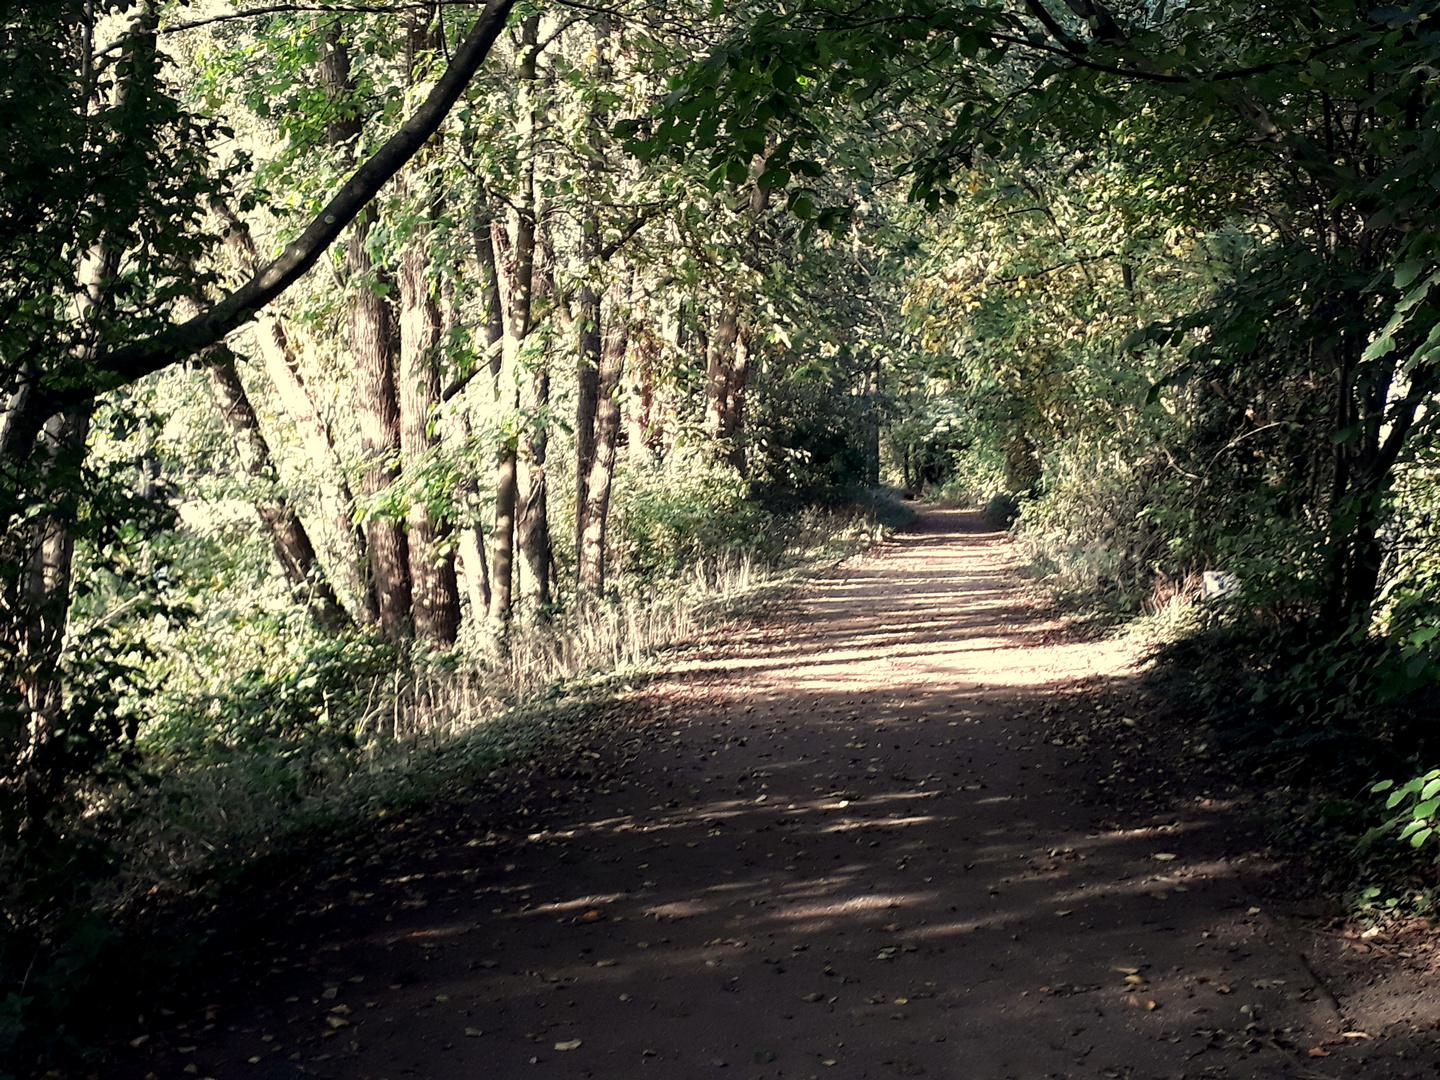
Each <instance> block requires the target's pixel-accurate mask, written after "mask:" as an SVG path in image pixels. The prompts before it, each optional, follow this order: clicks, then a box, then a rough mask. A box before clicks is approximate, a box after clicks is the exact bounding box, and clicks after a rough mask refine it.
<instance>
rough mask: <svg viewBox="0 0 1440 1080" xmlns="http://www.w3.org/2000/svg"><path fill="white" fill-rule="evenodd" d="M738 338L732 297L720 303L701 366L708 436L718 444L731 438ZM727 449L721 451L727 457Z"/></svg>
mask: <svg viewBox="0 0 1440 1080" xmlns="http://www.w3.org/2000/svg"><path fill="white" fill-rule="evenodd" d="M739 338H740V304H739V301H738V300H737V299H736V298H735V297H734V296H733V295H727V296H726V297H725V298H724V299H723V300H722V301H721V303H720V314H719V316H718V317H717V319H716V321H715V332H714V333H713V334H711V335H710V336H709V356H708V357H707V361H706V365H705V416H706V426H707V427H708V428H709V429H710V434H711V436H712V437H714V438H715V439H716V440H717V441H719V442H721V443H722V444H723V443H725V442H726V441H727V440H728V439H729V438H730V436H731V434H732V432H731V428H730V423H731V418H732V416H733V415H734V413H733V410H732V408H731V404H730V394H731V380H732V377H733V376H732V371H733V368H734V366H735V352H736V347H737V344H738V342H739ZM729 452H730V448H729V447H728V446H726V447H725V454H726V456H727V457H728V456H729Z"/></svg>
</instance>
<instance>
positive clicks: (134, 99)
mask: <svg viewBox="0 0 1440 1080" xmlns="http://www.w3.org/2000/svg"><path fill="white" fill-rule="evenodd" d="M510 7H511V2H510V0H495V2H492V3H490V4H487V5H486V6H485V7H484V9H483V10H482V11H481V12H480V15H479V17H478V18H477V20H476V22H475V24H474V26H473V28H472V29H471V31H470V33H469V34H468V35H467V36H466V38H465V39H464V41H463V42H462V43H461V44H460V46H459V47H458V48H457V49H456V51H455V53H454V56H453V59H452V62H451V63H450V65H449V66H448V67H447V68H446V70H445V72H444V73H443V74H442V75H441V76H440V77H439V78H438V79H437V81H436V83H435V85H434V88H433V89H432V90H431V92H430V93H429V94H428V95H427V96H426V98H425V100H424V101H423V102H422V103H421V104H420V105H419V106H418V107H417V108H416V110H415V112H414V113H413V114H412V116H411V117H410V118H409V119H408V120H407V121H406V122H405V123H403V124H402V125H401V126H400V129H399V130H398V131H397V132H396V133H395V134H394V135H393V136H391V137H390V138H389V139H388V140H387V141H386V142H385V143H384V144H383V145H382V146H381V147H380V148H379V149H378V150H377V151H376V152H375V153H374V154H372V155H371V156H370V157H369V158H368V159H367V160H366V161H365V162H364V163H363V164H361V165H360V166H359V168H358V169H356V171H355V172H354V174H353V175H352V176H351V177H350V178H349V180H348V181H347V182H346V183H344V184H343V185H342V186H341V188H340V190H339V191H338V192H337V193H336V194H335V196H334V197H333V198H331V199H329V200H328V202H327V203H326V204H325V206H324V207H323V208H322V209H321V210H320V212H319V213H318V214H317V215H316V216H315V217H314V218H313V219H312V220H311V222H310V223H309V224H308V226H307V227H306V228H305V229H304V230H302V231H301V233H300V234H299V236H297V237H296V238H295V239H294V240H293V241H292V242H291V243H290V244H289V245H288V246H287V247H286V249H285V251H284V252H283V253H282V254H281V255H280V256H279V257H278V258H276V259H274V260H273V261H271V262H270V263H268V264H267V265H266V266H264V267H263V268H262V269H261V270H260V271H259V272H258V273H256V274H255V275H254V276H253V277H252V278H251V279H250V280H249V281H248V282H247V283H246V284H244V285H242V286H241V287H240V288H238V289H236V290H234V291H233V292H231V293H229V294H228V295H226V296H225V297H224V298H222V299H221V300H220V301H218V302H217V303H215V304H213V305H212V306H210V307H209V308H208V309H207V310H205V311H202V312H201V313H200V314H198V315H196V316H194V317H192V318H190V319H188V320H186V321H185V322H183V323H180V324H178V325H177V324H172V323H171V321H170V318H171V316H170V311H171V307H172V305H173V304H174V302H175V301H176V300H177V299H178V298H179V297H181V296H186V295H193V294H194V292H195V290H196V282H195V281H194V280H193V274H192V271H191V270H190V267H192V266H194V265H196V264H197V263H198V262H199V261H200V260H201V257H202V256H203V254H204V253H205V250H206V248H207V247H208V246H210V244H211V243H212V242H213V237H212V236H211V235H210V234H208V233H207V232H206V230H205V229H204V227H203V222H202V219H201V214H202V210H203V200H205V199H206V198H208V196H210V195H213V194H218V193H220V192H221V191H222V190H223V187H224V184H225V179H226V177H225V174H224V173H221V174H220V176H219V177H218V178H217V177H216V176H215V175H214V174H213V173H212V170H211V162H210V152H209V149H208V144H207V139H208V138H209V136H210V135H211V133H212V132H214V131H216V130H218V128H219V125H218V124H217V123H215V122H213V121H209V120H206V119H204V118H203V117H200V116H198V115H196V114H194V113H191V112H187V111H186V110H185V109H184V108H182V107H181V106H180V105H179V103H178V102H177V100H176V98H175V97H173V96H171V95H170V94H168V93H167V92H165V91H164V90H162V89H161V87H160V85H159V81H158V79H157V72H158V69H159V65H160V63H161V57H160V54H159V52H158V50H157V48H156V45H155V39H156V35H157V32H158V27H157V13H156V9H154V8H153V7H150V6H148V5H145V6H142V7H141V8H140V9H139V11H140V14H139V17H138V18H137V19H135V20H134V21H133V22H132V24H131V25H130V26H129V27H128V28H127V29H126V30H124V31H123V32H122V33H121V35H120V38H119V40H118V41H117V44H116V46H115V47H114V48H113V49H107V50H105V51H103V52H101V53H100V54H99V55H98V56H97V55H96V52H95V48H96V45H95V40H94V35H95V32H96V28H97V24H96V22H95V19H94V13H95V12H96V11H97V10H99V11H100V12H102V13H105V14H108V13H109V10H110V9H99V8H92V7H91V6H90V5H81V4H57V5H42V6H38V7H35V6H27V7H23V8H20V9H16V10H15V11H13V12H8V13H7V15H6V16H5V21H4V24H3V25H4V35H5V41H6V44H7V46H8V54H9V55H11V56H12V57H14V58H15V64H13V65H12V66H11V67H10V68H8V69H7V74H6V84H5V90H4V93H3V100H4V101H5V102H6V109H5V110H3V111H4V113H5V115H6V120H5V122H4V123H5V127H4V129H3V138H4V141H5V146H6V158H5V160H6V162H7V165H6V167H5V175H4V178H3V179H4V188H5V195H6V198H5V200H4V203H3V211H0V213H3V217H0V235H3V236H4V238H5V241H6V243H5V252H6V255H5V264H4V267H3V273H0V288H3V290H4V294H3V298H0V305H3V312H0V314H3V316H4V325H5V331H4V336H3V339H0V396H3V400H4V402H5V407H4V412H3V418H0V476H3V489H0V515H3V516H0V538H3V540H0V548H3V558H4V562H5V566H6V570H7V573H6V574H5V575H4V576H5V579H6V581H7V582H13V583H15V584H14V585H13V586H7V590H6V597H5V600H6V603H5V610H4V611H3V613H0V614H3V626H0V649H3V652H4V655H5V659H6V663H5V666H6V668H7V670H9V671H10V672H12V673H13V677H14V681H13V682H10V683H8V686H9V688H10V689H9V695H10V696H9V698H8V700H7V702H6V705H7V708H6V715H5V717H4V719H3V728H4V730H3V735H0V737H3V739H4V741H5V748H4V769H5V777H4V784H5V792H6V794H7V797H8V798H9V800H10V801H11V805H12V806H15V807H18V808H19V809H20V817H21V818H22V819H24V820H28V821H32V822H38V821H40V820H42V819H43V818H44V816H45V814H46V813H47V812H48V811H47V807H48V806H49V804H51V803H53V801H54V799H55V798H56V797H57V796H58V794H59V791H60V786H61V785H62V782H63V780H64V779H65V777H66V775H67V772H73V770H74V769H76V768H80V767H83V765H82V764H80V763H76V762H73V761H71V762H66V763H63V764H62V759H64V758H65V756H66V753H67V751H66V750H65V749H64V746H65V745H70V746H72V747H78V746H79V745H80V744H81V743H82V742H85V741H86V738H88V736H89V734H90V732H89V731H88V730H87V731H84V732H81V731H74V732H69V731H67V732H66V733H65V737H64V738H58V737H57V728H56V721H57V717H58V716H59V710H60V709H61V708H62V707H63V704H64V702H63V697H64V685H63V681H62V680H57V679H55V678H54V675H53V672H54V671H55V670H56V668H57V666H58V663H59V659H60V649H61V645H62V642H63V634H64V626H65V614H66V610H67V608H68V601H69V576H70V565H69V564H70V554H69V553H70V551H71V550H72V545H73V532H72V530H71V522H73V521H74V520H76V518H77V511H76V510H75V509H74V504H73V502H72V503H71V506H70V507H69V508H66V507H64V506H62V505H60V504H59V503H57V500H56V495H57V493H58V492H60V491H62V490H68V491H70V492H72V493H76V494H79V493H82V492H85V491H86V490H87V488H88V487H90V485H87V484H85V483H82V482H80V479H79V478H80V476H81V472H82V470H83V468H84V443H85V430H86V418H87V416H88V413H89V410H90V408H91V407H92V405H93V403H94V401H95V400H96V398H97V397H98V396H99V395H101V394H103V393H105V392H107V391H110V390H113V389H114V388H116V387H119V386H123V385H126V384H127V383H130V382H133V381H134V380H136V379H138V378H141V377H143V376H144V375H146V374H149V373H151V372H154V371H158V370H160V369H162V368H164V367H166V366H168V365H170V364H173V363H176V362H178V361H180V360H183V359H185V358H187V357H190V356H193V355H195V354H197V353H198V352H200V351H201V350H204V349H207V348H210V347H212V346H216V345H218V344H219V343H220V342H221V341H222V340H223V339H224V338H225V336H226V335H228V334H229V333H230V332H232V331H233V330H235V329H236V328H238V327H240V326H242V325H244V324H245V323H247V322H249V321H250V320H252V319H253V318H254V317H255V315H256V313H257V312H258V310H259V309H260V308H262V307H263V306H264V305H265V304H267V303H269V302H270V301H272V300H274V299H275V298H277V297H278V296H280V295H281V294H282V293H283V292H284V291H285V289H286V288H288V287H289V286H290V285H291V284H293V283H294V282H295V281H296V280H298V279H299V278H300V276H301V275H303V274H304V273H305V272H306V271H307V270H308V269H309V268H310V267H311V266H313V265H314V264H315V262H316V261H317V260H318V259H319V258H320V257H321V255H322V254H323V253H324V252H325V251H326V250H327V248H328V247H329V246H330V245H331V244H332V243H333V242H334V241H335V240H336V239H337V238H338V237H339V236H340V235H341V233H342V232H343V231H344V229H345V228H346V227H347V226H348V225H349V224H350V222H351V221H352V220H354V219H355V217H356V216H357V215H358V214H360V212H361V211H362V210H363V209H364V208H365V206H366V205H367V204H368V203H369V202H370V200H371V199H372V198H373V197H374V196H375V194H376V193H377V192H378V191H379V190H380V188H381V187H382V186H383V185H384V184H385V183H386V182H387V181H389V180H390V179H391V178H392V177H393V176H394V175H395V174H396V173H397V172H398V171H399V170H400V169H401V168H402V167H403V166H404V165H405V163H406V162H407V161H408V160H409V159H410V158H411V157H412V156H413V155H414V154H415V153H416V152H417V151H419V149H420V148H421V147H422V146H423V145H424V144H425V143H426V142H427V141H428V140H429V138H430V136H431V135H432V134H433V133H434V132H435V131H436V130H437V129H438V128H439V126H440V124H441V122H442V121H443V120H444V118H445V116H446V114H447V113H448V111H449V109H450V107H451V106H452V105H453V104H454V102H455V101H456V100H457V99H458V98H459V96H460V95H461V93H462V92H463V90H464V88H465V86H466V84H467V83H468V82H469V80H470V78H471V76H472V75H473V74H474V73H475V71H476V70H477V69H478V68H479V66H480V64H481V63H482V62H483V60H484V58H485V56H486V55H487V54H488V52H489V50H490V47H491V45H492V44H493V43H494V41H495V39H496V37H497V36H498V35H499V34H500V32H501V30H502V29H503V27H504V25H505V21H506V18H507V16H508V14H509V10H510ZM114 10H115V11H123V10H124V8H123V7H119V6H117V8H115V9H114ZM77 297H79V298H80V299H79V302H78V304H77V303H76V302H75V301H76V298H77ZM51 508H53V509H54V510H58V511H60V513H58V514H57V513H54V512H52V509H51ZM37 510H38V511H39V513H38V515H37V513H36V511H37ZM39 673H44V675H43V676H41V675H40V674H39ZM78 715H79V714H77V716H78ZM82 736H84V737H82ZM101 742H104V740H103V739H102V740H101Z"/></svg>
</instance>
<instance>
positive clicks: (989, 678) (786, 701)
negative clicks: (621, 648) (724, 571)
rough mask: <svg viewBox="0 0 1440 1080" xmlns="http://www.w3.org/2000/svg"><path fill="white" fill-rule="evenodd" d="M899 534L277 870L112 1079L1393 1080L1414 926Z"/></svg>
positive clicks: (1439, 1062) (1033, 627)
mask: <svg viewBox="0 0 1440 1080" xmlns="http://www.w3.org/2000/svg"><path fill="white" fill-rule="evenodd" d="M1137 662H1138V657H1137V655H1136V651H1135V648H1134V647H1133V646H1127V645H1123V644H1121V643H1117V642H1116V641H1113V640H1108V639H1104V638H1097V636H1096V635H1094V634H1087V633H1085V632H1084V631H1083V630H1080V629H1076V628H1075V627H1072V626H1070V625H1068V624H1067V623H1066V622H1065V620H1063V619H1060V618H1058V617H1057V616H1056V615H1055V613H1054V612H1053V611H1051V610H1048V609H1047V608H1046V606H1045V605H1044V604H1043V603H1042V602H1041V601H1039V600H1038V599H1036V598H1035V597H1034V595H1033V594H1032V593H1031V592H1029V591H1027V590H1026V588H1025V586H1024V584H1023V583H1022V582H1021V581H1020V580H1019V579H1018V578H1017V577H1016V576H1015V574H1014V570H1013V567H1012V564H1011V556H1010V553H1009V549H1008V545H1007V541H1006V539H1005V537H1004V535H1003V534H1000V533H996V532H993V531H990V529H989V527H988V526H987V525H986V524H985V522H984V519H983V518H982V517H981V516H980V515H979V514H977V513H975V512H967V511H946V510H930V511H927V512H925V513H923V514H922V515H921V516H920V517H919V518H918V519H917V521H916V522H915V524H914V525H912V526H911V527H909V528H908V529H907V530H905V531H904V532H901V533H899V534H897V535H896V536H895V537H894V538H893V540H891V541H889V542H887V543H885V544H883V545H880V546H879V547H877V548H875V549H873V550H872V551H870V552H868V553H867V554H865V555H862V556H859V557H857V558H854V559H851V560H849V561H847V562H845V563H842V564H840V565H839V566H838V567H837V568H835V569H834V570H833V571H832V572H830V573H829V574H827V575H826V576H824V577H822V578H821V579H819V580H818V581H816V582H814V583H812V584H811V585H809V586H807V587H805V588H804V589H802V590H801V591H799V592H798V593H796V594H795V595H793V596H792V597H791V598H790V599H789V600H787V601H786V602H785V603H784V604H783V605H782V606H781V607H780V608H779V609H778V610H776V611H774V612H773V613H772V614H771V615H770V616H768V617H766V618H762V619H756V620H754V621H753V622H752V623H751V624H748V625H742V626H739V627H732V628H730V630H729V631H728V632H727V633H726V634H725V635H723V637H722V638H717V639H715V640H711V641H708V642H705V643H702V644H700V645H697V646H694V647H692V648H690V649H688V650H685V651H684V652H682V653H679V654H677V656H676V658H675V660H674V663H673V664H672V665H671V666H670V669H669V671H668V672H667V674H665V675H664V676H663V677H661V678H659V679H657V680H655V681H653V682H651V683H648V684H647V685H645V686H643V687H640V688H637V689H636V690H635V691H634V692H633V693H631V694H629V695H627V696H626V697H625V699H624V700H622V701H620V702H618V703H617V704H616V705H615V706H614V708H613V709H611V710H610V711H609V712H608V713H607V714H606V716H605V718H604V722H602V723H599V724H597V725H595V726H593V727H592V728H591V729H590V730H589V731H588V732H587V733H586V734H585V736H584V737H583V738H582V739H578V740H577V741H576V742H575V743H574V744H572V745H567V746H565V747H563V748H557V749H556V751H555V752H554V753H550V754H547V755H545V756H544V757H543V758H542V759H535V760H531V761H528V762H522V763H517V764H513V765H511V766H509V767H507V768H506V769H504V770H502V771H501V772H499V773H497V774H495V775H493V776H491V777H490V778H489V779H487V780H486V781H485V782H484V783H483V784H481V785H479V786H478V787H477V789H476V790H474V791H473V792H464V793H456V795H455V799H454V801H453V802H452V803H450V804H449V805H448V806H446V807H437V808H435V809H433V810H432V811H429V812H427V813H425V814H421V815H416V816H412V817H410V818H409V819H407V820H405V821H398V822H394V823H392V824H387V825H385V826H383V827H377V830H376V831H374V832H373V833H371V834H370V835H368V836H366V837H365V838H364V839H363V840H360V841H355V840H351V841H345V842H344V846H341V847H339V848H337V849H334V850H331V851H329V852H328V853H326V855H325V856H324V857H323V858H317V859H315V860H307V863H306V865H303V866H302V865H297V866H295V867H294V868H293V872H290V873H289V876H288V877H282V878H281V879H278V880H276V881H274V882H272V885H271V887H270V888H269V889H268V891H267V892H265V893H264V894H254V895H249V896H248V897H247V899H246V901H245V911H244V914H243V918H242V916H241V914H240V913H238V912H234V911H232V912H231V913H230V914H229V915H227V916H224V919H226V920H228V924H227V925H228V930H227V933H228V938H227V946H226V947H227V948H228V950H229V951H228V952H227V953H226V954H225V955H224V956H223V957H220V958H218V959H217V961H216V963H215V964H213V965H212V967H211V969H210V972H211V977H209V978H208V979H205V980H202V982H201V987H202V989H201V990H200V991H199V996H195V997H192V998H190V999H189V1000H190V1004H188V1005H184V1006H178V1007H177V1008H176V1009H175V1011H174V1012H173V1013H171V1014H169V1015H159V1016H149V1017H146V1018H145V1021H144V1023H145V1026H144V1027H143V1028H139V1029H137V1031H139V1034H135V1033H134V1032H127V1033H124V1035H123V1037H122V1039H121V1041H120V1042H119V1044H118V1047H117V1049H116V1051H115V1053H114V1054H113V1055H112V1058H111V1062H110V1064H109V1065H108V1066H106V1067H105V1068H104V1069H103V1070H102V1074H103V1075H104V1076H105V1077H107V1078H116V1080H139V1078H142V1077H146V1076H153V1077H155V1078H158V1080H171V1078H172V1077H174V1078H179V1077H182V1076H186V1075H189V1076H201V1077H207V1076H208V1077H215V1078H217V1080H241V1078H244V1080H279V1078H285V1080H292V1078H297V1077H311V1076H320V1077H335V1078H344V1080H367V1078H368V1080H378V1078H387V1080H401V1078H404V1077H421V1078H425V1080H430V1078H434V1080H448V1078H451V1077H455V1078H462V1077H463V1078H465V1080H474V1078H476V1077H494V1078H505V1080H511V1078H524V1077H536V1078H537V1080H538V1078H552V1077H553V1078H559V1077H566V1078H569V1077H595V1078H615V1080H620V1078H624V1080H635V1078H644V1077H654V1078H656V1080H686V1078H699V1077H716V1078H723V1077H727V1076H735V1077H746V1078H747V1080H749V1078H754V1080H771V1078H775V1080H779V1078H822V1080H856V1078H861V1077H894V1076H920V1075H929V1076H936V1077H947V1078H948V1077H954V1078H957V1080H960V1078H963V1080H1002V1078H1015V1080H1041V1078H1073V1080H1081V1078H1084V1080H1090V1078H1096V1080H1098V1078H1102V1077H1103V1078H1108V1080H1115V1078H1125V1080H1151V1078H1166V1080H1171V1078H1180V1077H1189V1078H1200V1077H1225V1078H1236V1080H1238V1078H1242V1077H1243V1078H1295V1080H1300V1078H1307V1080H1321V1078H1337V1080H1338V1078H1341V1077H1345V1078H1353V1077H1359V1078H1365V1080H1372V1078H1373V1080H1380V1078H1390V1077H1395V1078H1400V1077H1405V1078H1413V1077H1427V1078H1429V1077H1433V1076H1435V1075H1436V1069H1437V1068H1440V1034H1437V1032H1436V1030H1435V1029H1436V1024H1437V1021H1440V993H1437V992H1436V991H1437V986H1440V978H1437V976H1436V973H1435V970H1434V968H1435V965H1434V964H1433V963H1432V960H1433V959H1434V954H1433V953H1431V952H1429V951H1428V950H1427V948H1426V946H1425V944H1424V942H1423V941H1422V940H1419V939H1418V938H1411V939H1394V938H1387V936H1386V935H1384V934H1381V935H1378V936H1377V935H1375V934H1373V933H1372V934H1371V935H1370V936H1369V937H1366V938H1362V937H1361V936H1360V934H1361V931H1362V930H1363V927H1361V926H1357V925H1353V924H1350V923H1347V922H1345V921H1344V920H1343V919H1342V918H1339V917H1336V916H1337V913H1336V912H1334V911H1331V910H1327V909H1326V907H1325V905H1324V904H1323V903H1322V902H1321V901H1319V900H1314V899H1302V898H1300V897H1301V896H1302V895H1304V894H1308V886H1307V885H1306V881H1307V880H1308V879H1307V878H1306V874H1305V870H1304V868H1303V866H1298V865H1296V864H1295V863H1294V861H1293V860H1292V859H1291V858H1290V857H1288V856H1286V855H1284V854H1283V853H1277V852H1275V851H1272V850H1270V849H1269V848H1267V846H1266V841H1265V838H1264V830H1263V828H1262V827H1261V826H1260V824H1259V820H1260V819H1259V816H1258V815H1257V813H1256V812H1255V809H1254V808H1255V805H1256V804H1257V800H1256V799H1255V796H1254V793H1251V792H1248V791H1246V790H1245V789H1244V787H1243V786H1239V785H1237V784H1236V783H1234V782H1232V781H1231V780H1230V779H1228V778H1226V777H1225V776H1224V775H1223V773H1222V771H1221V770H1220V769H1219V768H1218V767H1217V766H1215V765H1214V764H1213V763H1210V762H1208V761H1207V759H1206V758H1205V756H1204V755H1203V754H1199V753H1196V752H1195V747H1193V746H1191V745H1188V744H1187V740H1188V738H1189V736H1188V733H1187V732H1186V731H1184V730H1183V729H1182V727H1181V725H1178V724H1176V723H1173V722H1167V717H1166V715H1164V713H1163V710H1160V709H1159V707H1158V706H1157V705H1156V704H1154V703H1153V702H1151V701H1150V700H1149V699H1147V698H1145V697H1144V696H1142V695H1141V694H1140V692H1139V689H1138V686H1137V669H1136V665H1137Z"/></svg>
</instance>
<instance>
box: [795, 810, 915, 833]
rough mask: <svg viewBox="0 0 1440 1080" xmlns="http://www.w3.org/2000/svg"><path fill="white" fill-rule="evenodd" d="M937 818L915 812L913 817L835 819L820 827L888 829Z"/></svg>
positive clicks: (825, 830) (838, 830) (833, 830)
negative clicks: (857, 819) (859, 819)
mask: <svg viewBox="0 0 1440 1080" xmlns="http://www.w3.org/2000/svg"><path fill="white" fill-rule="evenodd" d="M936 820H938V819H937V817H936V816H935V815H934V814H917V815H915V816H914V817H903V818H902V817H888V818H865V819H864V820H862V821H856V820H853V819H847V820H845V821H837V822H836V823H835V824H834V825H827V826H825V828H823V829H821V830H820V831H821V832H822V833H844V832H854V831H855V830H856V829H889V828H897V829H898V828H903V827H905V826H907V825H924V824H925V823H926V822H930V821H936Z"/></svg>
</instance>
